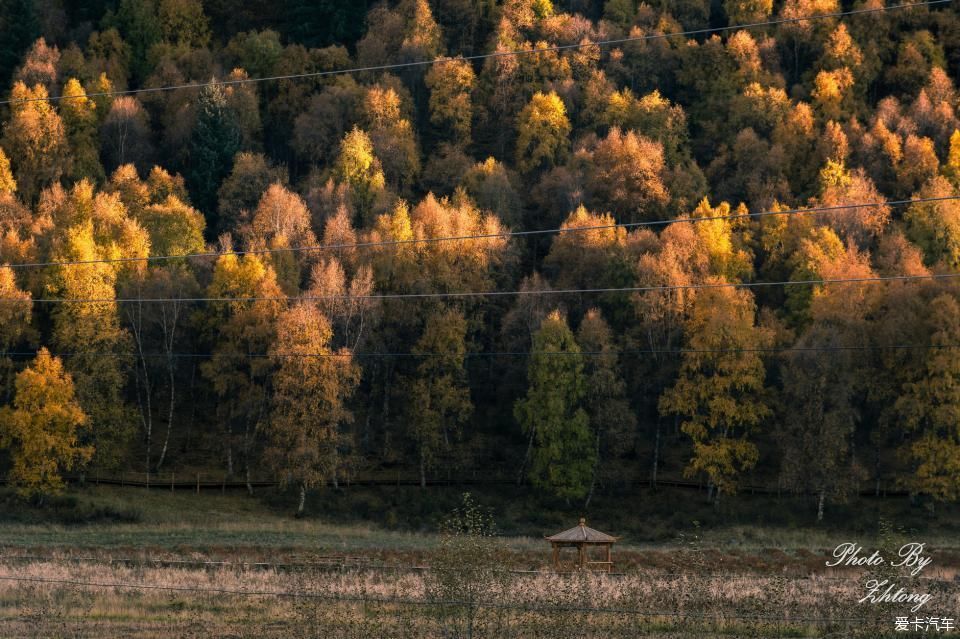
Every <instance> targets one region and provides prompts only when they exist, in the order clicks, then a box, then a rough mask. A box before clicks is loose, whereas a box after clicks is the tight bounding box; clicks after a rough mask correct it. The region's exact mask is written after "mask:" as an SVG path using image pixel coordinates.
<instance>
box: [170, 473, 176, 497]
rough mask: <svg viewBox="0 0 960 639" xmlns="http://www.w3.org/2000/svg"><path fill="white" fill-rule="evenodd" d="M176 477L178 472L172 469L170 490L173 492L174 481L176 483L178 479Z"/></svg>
mask: <svg viewBox="0 0 960 639" xmlns="http://www.w3.org/2000/svg"><path fill="white" fill-rule="evenodd" d="M176 477H177V474H176V473H175V472H173V471H172V470H171V471H170V492H171V493H172V492H173V491H174V485H173V483H174V480H175V479H176Z"/></svg>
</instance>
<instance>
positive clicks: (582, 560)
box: [577, 542, 587, 570]
mask: <svg viewBox="0 0 960 639" xmlns="http://www.w3.org/2000/svg"><path fill="white" fill-rule="evenodd" d="M583 550H584V544H583V543H582V542H581V543H579V544H577V553H578V554H579V556H580V570H583V569H584V568H586V567H587V562H586V556H585V555H584V553H583Z"/></svg>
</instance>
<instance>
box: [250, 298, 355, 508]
mask: <svg viewBox="0 0 960 639" xmlns="http://www.w3.org/2000/svg"><path fill="white" fill-rule="evenodd" d="M332 337H333V329H332V327H331V326H330V321H329V320H328V319H327V318H326V317H324V315H323V313H321V312H320V311H318V310H317V308H316V307H315V306H312V305H310V304H304V303H300V304H297V305H296V306H293V307H292V308H290V309H289V310H287V311H284V312H283V313H282V314H281V315H280V317H279V318H278V320H277V338H276V341H275V342H274V344H273V347H272V348H271V349H270V358H271V360H272V361H273V363H274V364H275V365H276V367H277V372H276V374H275V375H274V378H273V388H274V395H273V402H272V406H271V412H270V419H269V420H267V422H266V423H265V424H264V430H265V433H266V437H267V446H266V450H265V451H264V458H265V460H266V462H267V464H268V465H269V466H270V467H271V468H272V469H273V471H274V472H275V473H276V474H277V476H278V477H280V480H281V482H282V483H284V484H294V485H296V486H297V488H298V490H299V493H300V498H299V502H298V506H297V516H300V515H302V514H303V509H304V503H305V501H306V495H307V491H308V490H309V489H311V488H312V487H314V486H316V485H317V484H320V483H322V482H325V481H327V480H330V479H334V478H335V476H336V473H337V470H338V469H339V466H340V458H341V451H340V449H341V447H342V445H343V443H344V437H343V435H342V433H341V430H340V427H341V425H343V424H345V423H347V422H349V421H351V420H352V419H353V415H352V414H351V412H350V411H349V410H348V409H347V406H346V401H347V400H348V399H349V398H350V396H351V395H352V394H353V391H354V390H355V389H356V387H357V384H359V383H360V367H359V366H357V365H356V364H355V363H354V362H353V355H352V353H351V352H350V350H349V349H346V348H342V349H340V350H339V351H336V352H334V351H333V350H331V349H330V340H331V338H332Z"/></svg>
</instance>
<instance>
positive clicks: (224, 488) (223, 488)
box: [220, 473, 227, 495]
mask: <svg viewBox="0 0 960 639" xmlns="http://www.w3.org/2000/svg"><path fill="white" fill-rule="evenodd" d="M220 494H221V495H226V494H227V474H226V473H224V474H223V483H222V484H220Z"/></svg>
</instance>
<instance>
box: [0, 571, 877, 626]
mask: <svg viewBox="0 0 960 639" xmlns="http://www.w3.org/2000/svg"><path fill="white" fill-rule="evenodd" d="M0 581H13V582H26V583H44V584H57V585H64V586H75V587H86V588H125V589H134V590H159V591H163V592H192V593H205V594H217V595H237V596H247V597H280V598H295V599H296V598H303V599H315V600H321V601H332V602H348V603H350V602H352V603H382V604H396V605H407V606H428V607H429V606H471V607H476V608H493V609H501V610H523V611H530V612H552V613H556V612H584V613H596V614H614V615H633V616H640V617H680V618H695V619H741V620H757V621H774V620H775V621H784V622H787V621H793V622H806V623H836V622H845V623H850V622H857V623H862V622H864V621H866V620H865V619H862V618H843V617H836V618H830V617H824V618H818V617H786V618H785V617H778V616H773V615H744V614H727V613H724V612H719V613H717V614H709V613H697V612H678V611H658V610H638V609H634V608H613V607H598V606H575V605H565V604H555V605H543V604H539V605H537V604H532V603H504V602H495V601H482V600H480V601H466V600H449V599H444V600H429V599H413V598H408V597H377V596H370V595H366V594H364V595H347V594H343V595H340V594H329V593H322V592H313V591H283V590H237V589H233V588H200V587H195V586H162V585H158V584H145V583H140V584H135V583H127V582H95V581H81V580H76V579H52V578H48V577H18V576H14V575H0Z"/></svg>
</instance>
